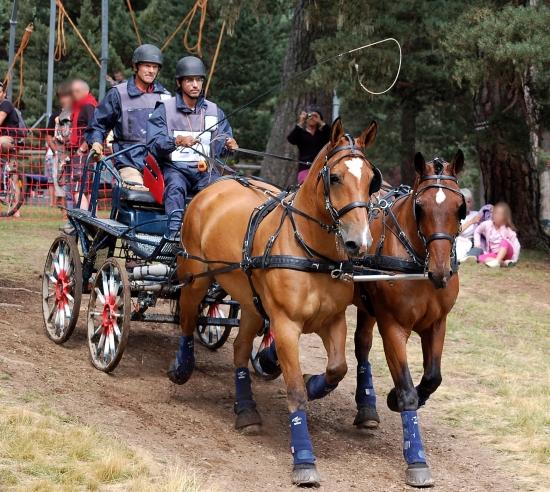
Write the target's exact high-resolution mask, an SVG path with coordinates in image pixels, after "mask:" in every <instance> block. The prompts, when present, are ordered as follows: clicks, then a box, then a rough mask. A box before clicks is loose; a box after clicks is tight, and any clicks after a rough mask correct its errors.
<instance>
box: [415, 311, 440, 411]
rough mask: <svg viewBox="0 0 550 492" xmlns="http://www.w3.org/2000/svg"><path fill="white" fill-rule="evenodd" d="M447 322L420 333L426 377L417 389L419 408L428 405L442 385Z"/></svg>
mask: <svg viewBox="0 0 550 492" xmlns="http://www.w3.org/2000/svg"><path fill="white" fill-rule="evenodd" d="M446 325H447V320H446V319H442V320H440V321H437V322H435V323H434V324H433V325H432V326H431V328H430V329H429V330H425V331H423V332H421V333H420V339H421V340H422V355H423V357H424V375H423V376H422V379H421V380H420V384H419V385H418V386H417V387H416V391H417V393H418V406H419V407H421V406H422V405H424V404H425V403H426V401H427V400H428V398H429V397H430V395H431V394H432V393H433V392H435V390H436V389H437V388H438V387H439V385H440V384H441V381H442V378H441V354H442V352H443V343H444V341H445V328H446Z"/></svg>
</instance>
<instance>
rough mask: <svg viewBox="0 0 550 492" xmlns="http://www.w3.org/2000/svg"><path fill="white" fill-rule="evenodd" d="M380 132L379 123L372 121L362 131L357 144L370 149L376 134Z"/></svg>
mask: <svg viewBox="0 0 550 492" xmlns="http://www.w3.org/2000/svg"><path fill="white" fill-rule="evenodd" d="M377 133H378V123H376V121H374V120H373V121H371V122H370V125H369V126H368V127H367V128H366V130H365V131H364V132H363V133H361V136H360V137H359V138H358V139H357V144H358V145H359V146H360V147H361V148H362V149H368V148H369V147H370V146H371V145H372V144H373V143H374V141H375V140H376V134H377Z"/></svg>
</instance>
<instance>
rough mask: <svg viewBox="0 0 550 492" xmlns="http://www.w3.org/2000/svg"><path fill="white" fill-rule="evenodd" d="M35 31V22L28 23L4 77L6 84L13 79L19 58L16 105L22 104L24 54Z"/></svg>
mask: <svg viewBox="0 0 550 492" xmlns="http://www.w3.org/2000/svg"><path fill="white" fill-rule="evenodd" d="M33 31H34V24H33V23H32V22H31V23H30V24H28V25H27V27H25V32H24V33H23V36H22V38H21V43H20V44H19V48H18V49H17V52H16V53H15V56H14V57H13V61H12V62H11V65H10V66H9V67H8V72H7V73H6V76H5V77H4V85H7V84H8V83H9V82H10V81H11V80H12V79H13V75H12V74H13V68H14V67H15V63H16V62H17V60H19V90H18V91H17V97H16V99H15V103H16V106H19V105H20V104H21V98H22V97H23V89H24V77H23V54H24V53H25V50H26V49H27V46H28V45H29V41H30V40H31V34H32V33H33Z"/></svg>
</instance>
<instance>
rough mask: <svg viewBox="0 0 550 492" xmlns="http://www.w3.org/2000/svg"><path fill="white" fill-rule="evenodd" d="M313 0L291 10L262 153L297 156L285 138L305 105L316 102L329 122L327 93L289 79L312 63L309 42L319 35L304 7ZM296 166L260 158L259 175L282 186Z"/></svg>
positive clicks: (303, 0) (300, 1)
mask: <svg viewBox="0 0 550 492" xmlns="http://www.w3.org/2000/svg"><path fill="white" fill-rule="evenodd" d="M312 2H313V0H297V2H296V7H295V9H294V15H293V21H292V30H291V33H290V38H289V40H288V47H287V51H286V55H285V60H284V64H283V75H282V82H283V88H282V93H281V95H280V97H279V102H278V105H277V108H276V109H275V115H274V118H273V126H272V129H271V134H270V136H269V140H268V142H267V147H266V152H268V153H272V154H278V155H283V156H287V157H293V158H297V155H298V153H297V149H296V147H294V146H292V145H290V144H289V143H288V142H287V140H286V137H287V135H288V133H290V131H291V130H292V128H293V127H294V125H295V124H296V119H297V116H298V114H299V113H300V112H301V111H303V110H304V109H305V108H306V106H309V105H316V106H319V107H320V109H321V111H323V113H324V114H323V116H324V117H325V119H326V121H328V122H330V115H331V93H330V91H329V92H324V91H304V90H303V88H302V87H303V86H304V79H303V78H298V79H294V80H289V79H290V78H291V77H292V76H294V75H296V74H297V73H299V72H301V71H302V70H305V69H307V68H309V67H311V66H312V65H313V64H314V63H315V55H314V53H313V50H312V43H313V42H314V41H315V40H316V39H318V38H319V37H320V35H321V27H320V25H319V24H318V23H315V22H314V23H311V24H310V23H309V18H308V15H307V14H308V12H307V9H308V8H309V7H310V5H311V4H312ZM297 168H298V165H297V164H296V163H293V162H285V161H281V160H279V159H273V158H264V161H263V163H262V171H261V175H262V177H264V178H266V179H268V180H270V181H272V182H273V183H275V184H278V185H281V186H286V185H288V184H291V183H295V182H296V172H297Z"/></svg>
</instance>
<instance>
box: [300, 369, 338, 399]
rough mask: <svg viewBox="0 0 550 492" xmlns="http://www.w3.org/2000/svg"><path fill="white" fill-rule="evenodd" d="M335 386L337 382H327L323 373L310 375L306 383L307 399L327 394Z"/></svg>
mask: <svg viewBox="0 0 550 492" xmlns="http://www.w3.org/2000/svg"><path fill="white" fill-rule="evenodd" d="M337 386H338V384H328V383H327V378H326V377H325V375H324V374H316V375H315V376H311V378H309V380H308V382H307V383H306V390H307V398H308V400H318V399H319V398H323V397H325V396H327V395H328V394H329V393H330V392H331V391H332V390H334V389H335V388H336V387H337Z"/></svg>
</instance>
